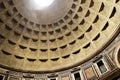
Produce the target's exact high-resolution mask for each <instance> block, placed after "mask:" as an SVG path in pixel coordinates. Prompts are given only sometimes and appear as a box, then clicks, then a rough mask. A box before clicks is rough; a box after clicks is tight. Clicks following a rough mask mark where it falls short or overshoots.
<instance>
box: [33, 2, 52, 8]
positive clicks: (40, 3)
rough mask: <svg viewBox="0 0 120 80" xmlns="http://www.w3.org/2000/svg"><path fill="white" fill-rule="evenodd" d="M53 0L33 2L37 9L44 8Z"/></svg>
mask: <svg viewBox="0 0 120 80" xmlns="http://www.w3.org/2000/svg"><path fill="white" fill-rule="evenodd" d="M53 2H54V0H34V3H35V4H36V7H37V9H44V8H46V7H48V6H50V5H51V4H52V3H53Z"/></svg>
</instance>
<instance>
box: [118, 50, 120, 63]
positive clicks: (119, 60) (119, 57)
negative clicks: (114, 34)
mask: <svg viewBox="0 0 120 80" xmlns="http://www.w3.org/2000/svg"><path fill="white" fill-rule="evenodd" d="M118 63H119V65H120V48H119V50H118Z"/></svg>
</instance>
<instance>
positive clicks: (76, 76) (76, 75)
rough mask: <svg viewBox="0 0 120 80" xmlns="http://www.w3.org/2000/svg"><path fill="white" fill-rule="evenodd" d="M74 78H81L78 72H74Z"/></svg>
mask: <svg viewBox="0 0 120 80" xmlns="http://www.w3.org/2000/svg"><path fill="white" fill-rule="evenodd" d="M74 78H75V80H81V77H80V73H79V72H78V73H75V74H74Z"/></svg>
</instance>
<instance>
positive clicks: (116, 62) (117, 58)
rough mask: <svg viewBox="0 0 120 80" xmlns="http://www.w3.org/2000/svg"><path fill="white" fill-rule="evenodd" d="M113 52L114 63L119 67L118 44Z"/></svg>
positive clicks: (119, 50) (119, 48) (119, 51)
mask: <svg viewBox="0 0 120 80" xmlns="http://www.w3.org/2000/svg"><path fill="white" fill-rule="evenodd" d="M114 54H115V57H114V59H115V64H116V65H117V67H118V68H120V46H119V47H118V48H117V49H116V51H115V53H114Z"/></svg>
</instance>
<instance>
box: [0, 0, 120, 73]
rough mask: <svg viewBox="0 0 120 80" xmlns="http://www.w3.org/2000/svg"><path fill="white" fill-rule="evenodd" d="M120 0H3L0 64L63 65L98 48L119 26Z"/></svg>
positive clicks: (28, 68) (48, 68)
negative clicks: (46, 1)
mask: <svg viewBox="0 0 120 80" xmlns="http://www.w3.org/2000/svg"><path fill="white" fill-rule="evenodd" d="M119 13H120V2H119V0H54V1H53V3H51V5H49V6H48V7H46V8H43V9H40V8H39V7H38V6H37V5H36V4H35V2H34V0H1V1H0V65H1V66H2V67H5V68H7V69H10V70H15V71H23V72H31V73H34V72H54V71H61V70H62V71H64V70H67V69H71V68H73V67H76V66H78V65H81V64H83V63H85V62H87V61H89V60H90V59H92V58H93V57H95V56H96V55H98V54H100V52H102V51H103V50H104V49H105V48H106V47H107V46H108V45H109V44H110V43H111V42H112V41H113V39H114V38H115V37H116V36H117V35H118V33H119V31H120V27H119V24H120V21H119V18H120V14H119Z"/></svg>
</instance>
